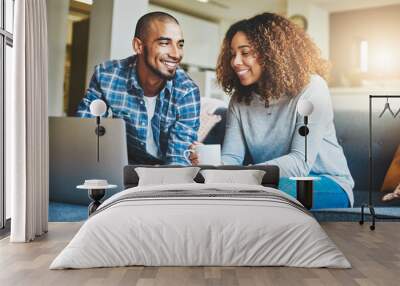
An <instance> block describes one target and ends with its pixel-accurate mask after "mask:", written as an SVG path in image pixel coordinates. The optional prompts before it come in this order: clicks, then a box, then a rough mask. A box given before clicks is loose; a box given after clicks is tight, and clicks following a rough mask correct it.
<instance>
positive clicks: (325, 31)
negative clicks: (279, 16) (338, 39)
mask: <svg viewBox="0 0 400 286" xmlns="http://www.w3.org/2000/svg"><path fill="white" fill-rule="evenodd" d="M295 14H300V15H303V16H304V17H306V18H307V21H308V29H307V33H308V34H309V35H310V37H311V38H312V39H313V40H314V42H315V43H316V44H317V46H318V47H319V48H320V49H321V54H322V57H323V58H326V59H329V12H328V11H327V10H325V9H323V8H321V7H318V6H317V5H315V4H312V3H310V2H309V1H307V0H288V1H287V15H288V17H290V16H292V15H295Z"/></svg>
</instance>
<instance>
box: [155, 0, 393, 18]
mask: <svg viewBox="0 0 400 286" xmlns="http://www.w3.org/2000/svg"><path fill="white" fill-rule="evenodd" d="M292 1H295V0H292ZM296 1H297V0H296ZM303 1H304V2H309V3H314V4H315V5H317V6H319V7H321V8H324V9H326V10H327V11H329V12H339V11H348V10H354V9H364V8H372V7H380V6H386V5H393V4H400V0H303ZM204 2H207V3H204ZM287 2H288V1H287V0H202V1H198V0H150V3H152V4H156V5H159V6H163V7H165V8H169V9H173V10H177V11H180V12H184V13H187V14H191V15H193V16H198V17H201V18H204V19H208V20H212V21H221V20H238V19H241V18H245V17H250V16H253V15H255V14H257V13H260V12H262V11H270V12H275V13H279V14H285V13H286V6H287Z"/></svg>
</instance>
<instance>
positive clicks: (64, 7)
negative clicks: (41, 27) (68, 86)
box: [46, 0, 69, 116]
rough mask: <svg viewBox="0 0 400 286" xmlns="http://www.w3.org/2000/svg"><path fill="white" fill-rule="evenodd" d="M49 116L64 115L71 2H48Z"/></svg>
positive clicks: (63, 0) (60, 0)
mask: <svg viewBox="0 0 400 286" xmlns="http://www.w3.org/2000/svg"><path fill="white" fill-rule="evenodd" d="M46 4H47V33H48V51H49V52H48V53H49V69H48V75H49V86H48V88H49V115H50V116H61V115H63V96H64V63H65V53H66V43H67V22H68V21H67V16H68V9H69V0H47V3H46Z"/></svg>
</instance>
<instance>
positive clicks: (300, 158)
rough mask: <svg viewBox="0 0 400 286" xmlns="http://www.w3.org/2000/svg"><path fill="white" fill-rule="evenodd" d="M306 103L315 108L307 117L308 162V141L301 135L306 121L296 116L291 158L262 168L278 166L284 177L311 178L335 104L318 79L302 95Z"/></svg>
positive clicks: (272, 162) (270, 162)
mask: <svg viewBox="0 0 400 286" xmlns="http://www.w3.org/2000/svg"><path fill="white" fill-rule="evenodd" d="M302 99H307V100H309V101H310V102H311V103H312V104H313V105H314V110H313V113H312V114H311V115H310V116H309V117H308V128H309V131H310V132H309V134H308V135H307V162H305V160H304V159H305V158H304V155H305V151H304V150H305V138H304V137H303V136H301V135H300V134H299V132H298V130H299V128H300V127H301V126H302V125H303V122H304V118H303V117H302V116H300V115H299V114H297V116H296V127H295V133H294V134H293V137H292V142H291V146H290V152H289V154H286V155H284V156H281V157H278V158H275V159H272V160H269V161H267V162H264V163H263V164H268V165H277V166H279V168H280V172H281V176H282V177H290V176H306V175H308V174H309V172H310V170H311V168H312V166H313V164H314V162H315V160H316V158H317V155H318V152H319V151H320V148H321V145H322V141H323V138H324V134H325V132H326V130H328V126H329V124H331V123H332V122H333V109H332V102H331V98H330V95H329V89H328V86H327V84H326V82H325V81H324V80H323V79H322V78H319V77H314V78H312V80H311V82H310V84H309V85H308V86H307V87H306V88H305V89H304V90H303V92H302V93H301V94H300V99H299V100H302ZM296 110H297V108H296Z"/></svg>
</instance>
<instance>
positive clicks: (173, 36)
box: [77, 12, 200, 165]
mask: <svg viewBox="0 0 400 286" xmlns="http://www.w3.org/2000/svg"><path fill="white" fill-rule="evenodd" d="M183 45H184V39H183V36H182V31H181V29H180V27H179V23H178V21H177V20H176V19H175V18H174V17H173V16H171V15H169V14H167V13H163V12H152V13H148V14H146V15H144V16H142V17H141V18H140V19H139V21H138V22H137V25H136V29H135V36H134V39H133V41H132V46H133V49H134V51H135V53H136V55H134V56H131V57H129V58H126V59H123V60H111V61H106V62H104V63H102V64H100V65H98V66H96V67H95V72H94V74H93V77H92V79H91V82H90V86H89V89H88V90H87V92H86V95H85V97H84V98H83V99H82V101H81V103H80V105H79V107H78V112H77V113H78V116H81V117H92V115H91V114H90V111H89V106H90V103H91V102H92V101H93V100H95V99H99V98H100V99H102V100H103V101H104V102H105V103H106V104H107V108H108V109H107V114H106V116H108V115H111V114H112V116H113V117H117V118H123V119H124V120H125V123H126V133H127V145H128V158H129V163H130V164H178V165H187V164H188V162H187V160H186V159H185V157H184V156H183V152H184V151H185V150H186V149H188V146H189V145H190V144H191V142H193V141H196V140H197V131H198V129H199V125H200V121H199V115H200V95H199V89H198V87H197V85H196V84H195V83H194V82H193V81H192V80H191V79H190V78H189V77H188V76H187V75H186V73H185V72H184V71H183V70H182V69H181V68H179V63H180V62H181V60H182V57H183Z"/></svg>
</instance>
